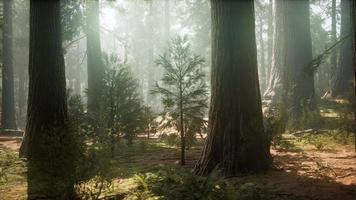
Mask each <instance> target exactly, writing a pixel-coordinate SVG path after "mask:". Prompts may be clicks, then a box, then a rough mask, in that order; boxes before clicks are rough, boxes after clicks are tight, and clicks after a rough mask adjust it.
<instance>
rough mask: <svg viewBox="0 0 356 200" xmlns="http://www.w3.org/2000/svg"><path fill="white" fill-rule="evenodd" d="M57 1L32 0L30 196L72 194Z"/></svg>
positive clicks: (27, 146)
mask: <svg viewBox="0 0 356 200" xmlns="http://www.w3.org/2000/svg"><path fill="white" fill-rule="evenodd" d="M60 16H61V15H60V1H59V0H53V1H44V0H31V2H30V58H29V79H30V80H29V81H30V82H29V96H28V109H27V126H26V135H25V139H24V141H23V145H22V147H21V149H22V154H24V155H25V156H27V158H28V177H27V179H28V192H27V193H28V199H73V191H74V184H73V181H72V178H73V174H72V173H73V160H72V159H71V155H72V154H74V152H73V151H72V150H73V149H72V147H71V144H72V140H71V133H70V132H69V131H68V130H67V129H66V124H67V104H66V82H65V67H64V58H63V51H62V39H61V23H60Z"/></svg>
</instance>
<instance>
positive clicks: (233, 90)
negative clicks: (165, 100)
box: [195, 0, 270, 175]
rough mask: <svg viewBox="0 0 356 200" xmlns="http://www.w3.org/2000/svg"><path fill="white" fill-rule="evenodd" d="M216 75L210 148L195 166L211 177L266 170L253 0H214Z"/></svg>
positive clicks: (210, 126) (205, 147)
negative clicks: (216, 171) (218, 172)
mask: <svg viewBox="0 0 356 200" xmlns="http://www.w3.org/2000/svg"><path fill="white" fill-rule="evenodd" d="M211 15H212V71H211V72H212V75H211V76H212V77H211V104H210V111H209V127H208V136H207V139H206V144H205V146H204V149H203V152H202V155H201V157H200V159H199V161H198V163H197V165H196V167H195V172H196V173H197V174H202V175H204V174H208V173H210V172H211V171H212V170H213V169H214V168H216V167H218V168H220V169H221V170H222V173H223V174H224V175H237V174H238V173H243V172H263V171H265V170H267V169H268V168H269V166H270V152H269V149H268V141H267V136H266V135H265V133H264V130H263V125H262V112H261V97H260V89H259V83H258V72H257V52H256V41H255V24H254V22H255V21H254V3H253V0H248V1H247V0H236V1H224V0H212V1H211Z"/></svg>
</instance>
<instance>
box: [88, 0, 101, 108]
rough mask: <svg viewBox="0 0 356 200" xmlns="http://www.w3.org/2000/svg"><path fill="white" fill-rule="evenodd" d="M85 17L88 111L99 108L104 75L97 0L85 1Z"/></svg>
mask: <svg viewBox="0 0 356 200" xmlns="http://www.w3.org/2000/svg"><path fill="white" fill-rule="evenodd" d="M86 6H87V8H86V14H87V15H86V17H87V18H86V19H87V27H86V34H87V65H88V111H89V112H91V113H97V112H98V111H99V110H100V99H101V91H102V89H101V88H102V84H103V76H104V63H103V60H102V52H101V43H100V23H99V0H90V1H86Z"/></svg>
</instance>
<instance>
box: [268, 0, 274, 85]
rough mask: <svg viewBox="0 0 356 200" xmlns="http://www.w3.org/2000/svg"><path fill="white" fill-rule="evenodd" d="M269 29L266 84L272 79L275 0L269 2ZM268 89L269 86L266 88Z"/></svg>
mask: <svg viewBox="0 0 356 200" xmlns="http://www.w3.org/2000/svg"><path fill="white" fill-rule="evenodd" d="M267 20H268V23H267V24H268V30H267V65H266V86H267V87H268V83H269V80H270V74H271V68H272V54H273V53H272V51H273V1H272V0H269V2H268V19H267ZM266 89H267V88H266Z"/></svg>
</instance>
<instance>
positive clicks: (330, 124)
mask: <svg viewBox="0 0 356 200" xmlns="http://www.w3.org/2000/svg"><path fill="white" fill-rule="evenodd" d="M322 116H323V117H324V118H325V119H324V120H323V121H324V122H325V121H326V123H324V126H323V128H322V129H320V130H304V131H300V132H296V133H288V134H284V135H283V139H282V140H281V141H280V142H279V144H278V145H276V146H274V147H273V148H272V150H271V153H272V155H273V159H274V166H275V168H274V169H273V170H270V171H269V172H267V173H265V174H259V175H245V176H241V177H234V178H230V179H231V182H232V183H233V184H234V185H236V187H237V188H238V187H239V186H241V185H242V184H246V183H254V184H256V185H257V187H258V188H261V189H263V188H272V189H273V191H274V193H275V195H276V196H278V198H276V199H281V200H287V199H288V200H289V199H295V200H296V199H298V200H356V152H355V149H354V144H353V141H354V136H353V135H352V134H348V133H347V132H345V131H342V130H340V129H339V127H340V126H342V123H339V122H340V121H339V122H337V123H335V119H336V118H342V113H336V112H335V111H333V110H332V109H331V108H323V109H322ZM20 142H21V138H20V137H11V136H0V200H16V199H25V198H26V164H25V163H24V162H23V161H21V160H19V159H18V150H19V146H20ZM201 149H202V142H198V144H197V145H196V146H194V147H193V148H191V149H189V150H188V151H187V153H186V165H185V168H186V169H188V170H191V169H193V167H194V164H195V162H196V161H197V159H198V158H199V156H200V152H201ZM117 152H118V153H117V155H116V156H115V158H114V166H115V169H114V171H113V173H114V174H115V177H118V178H116V180H115V182H116V183H117V184H118V187H117V188H118V189H117V190H116V191H114V193H115V194H119V195H120V194H125V193H127V192H128V191H129V190H130V188H132V187H134V186H133V184H134V183H133V181H132V178H133V177H134V175H135V174H138V173H146V172H156V171H158V170H159V169H160V168H162V167H164V166H167V165H168V166H170V165H171V166H176V165H178V161H179V158H180V151H179V148H178V147H176V146H168V145H166V144H165V143H163V142H162V141H160V140H159V139H158V138H151V139H146V138H143V137H140V138H139V139H137V141H135V143H134V144H133V145H132V146H127V145H126V144H120V145H119V146H118V149H117ZM261 200H263V199H261Z"/></svg>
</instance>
